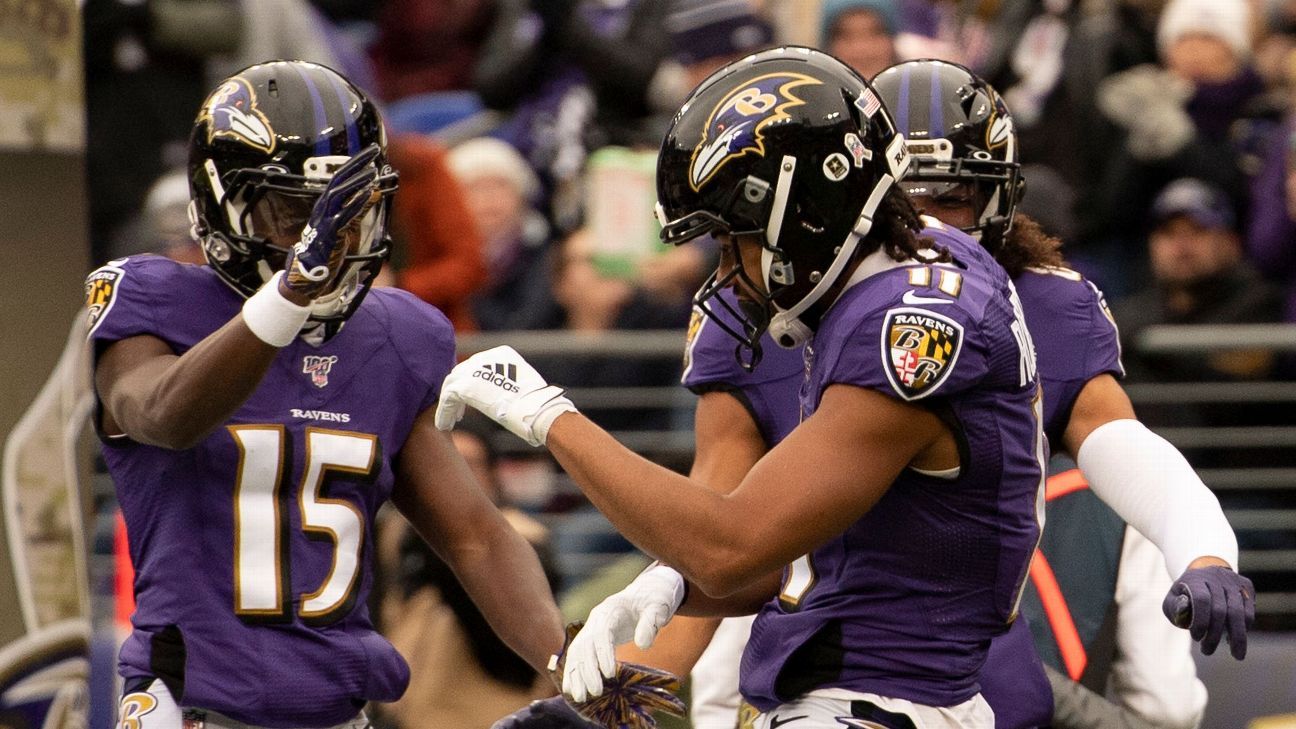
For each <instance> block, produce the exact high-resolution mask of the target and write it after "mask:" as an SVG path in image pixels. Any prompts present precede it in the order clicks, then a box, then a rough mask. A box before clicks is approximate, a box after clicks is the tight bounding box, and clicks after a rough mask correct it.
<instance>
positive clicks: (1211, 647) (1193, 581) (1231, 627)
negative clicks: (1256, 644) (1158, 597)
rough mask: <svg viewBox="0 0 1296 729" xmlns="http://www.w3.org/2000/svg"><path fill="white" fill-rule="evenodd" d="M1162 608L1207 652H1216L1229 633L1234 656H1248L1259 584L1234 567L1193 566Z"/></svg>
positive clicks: (1168, 594) (1168, 595) (1180, 580)
mask: <svg viewBox="0 0 1296 729" xmlns="http://www.w3.org/2000/svg"><path fill="white" fill-rule="evenodd" d="M1161 610H1162V612H1164V613H1165V615H1166V617H1167V618H1169V619H1170V621H1171V622H1172V623H1174V624H1175V625H1177V626H1179V627H1180V628H1187V629H1188V633H1189V634H1190V635H1191V636H1192V639H1193V640H1196V641H1200V642H1201V651H1202V653H1203V654H1205V655H1208V656H1209V655H1210V654H1212V653H1214V652H1215V649H1216V648H1217V647H1218V646H1219V642H1220V639H1221V638H1223V637H1225V635H1226V634H1227V636H1228V644H1229V650H1230V652H1231V653H1232V654H1233V657H1234V658H1236V659H1238V660H1242V659H1243V658H1245V657H1246V650H1247V630H1249V629H1250V628H1251V626H1252V625H1254V624H1255V587H1254V586H1253V585H1252V584H1251V580H1249V579H1247V578H1245V577H1243V576H1242V575H1239V574H1238V573H1236V572H1234V571H1233V570H1232V569H1230V568H1228V567H1224V566H1220V565H1212V566H1208V567H1190V568H1189V569H1187V570H1185V571H1184V573H1183V575H1181V576H1180V577H1179V579H1178V580H1175V583H1174V584H1173V585H1171V586H1170V592H1169V593H1167V594H1166V596H1165V600H1163V601H1162V602H1161Z"/></svg>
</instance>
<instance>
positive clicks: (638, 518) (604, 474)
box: [546, 413, 773, 594]
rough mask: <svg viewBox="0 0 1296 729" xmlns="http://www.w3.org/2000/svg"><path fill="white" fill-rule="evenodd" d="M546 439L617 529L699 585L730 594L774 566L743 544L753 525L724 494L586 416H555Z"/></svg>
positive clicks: (705, 589) (551, 449)
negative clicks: (632, 447)
mask: <svg viewBox="0 0 1296 729" xmlns="http://www.w3.org/2000/svg"><path fill="white" fill-rule="evenodd" d="M546 445H548V447H549V451H550V452H551V453H552V454H553V455H554V457H555V458H556V459H557V460H558V462H559V463H560V464H562V467H563V469H564V470H566V472H567V474H568V475H570V476H571V477H572V479H573V480H574V481H575V482H576V483H577V484H578V485H579V486H580V487H581V490H582V491H584V492H585V495H586V496H588V497H589V499H590V501H591V502H592V503H593V504H594V506H595V507H597V508H598V509H599V511H601V512H603V514H604V515H606V516H607V518H608V520H609V521H611V522H612V524H613V526H615V527H616V528H617V531H619V532H621V534H623V535H624V536H625V537H626V538H627V539H629V540H630V541H631V542H632V543H633V544H635V545H636V546H638V547H639V548H640V549H642V550H643V551H644V552H647V553H648V554H650V555H652V556H654V557H656V558H658V559H660V560H661V561H662V562H664V563H666V564H668V565H670V566H671V567H674V568H675V569H677V570H679V571H680V573H681V574H683V575H684V576H685V577H686V578H688V580H689V582H691V583H693V584H695V585H697V586H698V587H700V588H701V589H702V590H703V591H705V592H707V593H711V594H728V593H731V592H733V591H735V590H737V589H740V588H741V587H743V586H745V585H746V584H748V582H749V581H750V580H752V579H755V578H757V577H759V576H761V575H762V574H764V573H765V572H766V571H767V570H768V569H771V568H772V567H773V565H763V564H761V563H760V562H761V555H759V554H758V553H757V551H756V550H755V549H754V548H753V545H749V544H747V541H748V540H747V537H749V536H751V532H752V531H753V529H754V527H753V525H751V524H744V523H742V520H741V519H738V518H736V517H735V515H733V514H730V513H729V510H728V509H726V508H725V505H726V498H725V497H724V496H721V495H719V494H717V493H715V492H714V491H711V490H710V489H708V488H706V487H705V486H703V485H701V484H698V483H696V482H694V481H692V480H690V479H688V478H687V477H685V476H681V475H680V474H678V473H675V472H674V471H671V470H669V469H667V468H663V467H662V466H659V465H657V464H655V463H652V462H651V461H649V460H647V459H645V458H642V457H641V456H639V455H637V454H635V453H634V452H632V451H630V450H629V449H627V448H626V447H625V446H622V445H621V444H620V443H618V442H617V441H616V439H614V438H613V437H612V436H610V435H608V434H607V433H606V432H604V431H603V430H602V429H601V428H599V427H598V426H597V425H594V424H593V423H592V422H591V421H590V420H589V419H587V418H586V417H585V416H583V415H580V414H579V413H567V414H564V415H562V416H560V417H559V418H558V419H557V420H555V421H554V424H553V426H552V427H551V428H550V430H549V437H548V441H547V442H546ZM757 531H758V529H757Z"/></svg>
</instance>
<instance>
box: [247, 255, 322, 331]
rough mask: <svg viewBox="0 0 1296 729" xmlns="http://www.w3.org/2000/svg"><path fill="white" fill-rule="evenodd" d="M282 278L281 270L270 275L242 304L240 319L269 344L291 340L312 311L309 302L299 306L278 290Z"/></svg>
mask: <svg viewBox="0 0 1296 729" xmlns="http://www.w3.org/2000/svg"><path fill="white" fill-rule="evenodd" d="M281 278H283V271H279V272H278V273H276V274H275V275H274V276H273V277H271V279H270V280H269V281H267V282H266V283H265V285H264V286H262V287H261V288H259V289H257V292H256V293H255V294H252V295H251V296H249V297H248V300H247V301H246V302H244V304H243V323H244V324H247V328H248V329H251V330H252V333H253V334H255V335H256V336H257V339H260V340H261V341H263V342H265V343H266V344H269V345H270V346H272V347H287V346H288V345H289V344H292V342H293V340H294V339H296V338H297V334H298V333H299V332H301V328H302V327H303V326H305V325H306V319H307V318H309V317H310V311H311V310H310V307H309V306H298V305H297V304H294V303H293V302H291V301H289V300H288V299H285V298H284V296H283V294H281V293H279V279H281Z"/></svg>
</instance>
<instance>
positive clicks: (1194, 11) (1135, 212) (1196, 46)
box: [1092, 0, 1265, 288]
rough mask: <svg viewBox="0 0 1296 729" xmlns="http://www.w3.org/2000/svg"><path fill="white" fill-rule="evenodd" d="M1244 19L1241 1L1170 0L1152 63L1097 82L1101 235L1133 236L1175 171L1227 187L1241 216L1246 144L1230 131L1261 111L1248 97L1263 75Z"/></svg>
mask: <svg viewBox="0 0 1296 729" xmlns="http://www.w3.org/2000/svg"><path fill="white" fill-rule="evenodd" d="M1251 24H1252V11H1251V8H1250V3H1249V2H1248V1H1247V0H1170V2H1169V3H1167V4H1166V7H1165V9H1164V10H1163V11H1162V14H1161V17H1160V20H1159V21H1158V25H1157V32H1156V41H1157V52H1158V55H1159V57H1160V63H1157V64H1144V65H1140V66H1135V67H1133V68H1130V69H1128V70H1125V71H1121V72H1119V73H1115V74H1112V75H1111V76H1108V77H1107V78H1105V79H1103V80H1102V81H1101V82H1100V83H1099V85H1098V88H1097V94H1096V98H1095V100H1096V105H1097V108H1098V110H1099V112H1100V113H1101V114H1102V115H1103V116H1105V117H1106V118H1107V119H1108V120H1109V121H1111V122H1112V123H1113V125H1114V128H1115V129H1116V130H1117V131H1116V134H1117V137H1116V139H1115V140H1114V141H1113V142H1112V143H1111V149H1110V153H1109V155H1108V157H1107V158H1106V160H1105V168H1104V170H1103V172H1102V176H1101V179H1100V180H1099V184H1098V185H1096V186H1095V190H1097V191H1098V192H1096V193H1095V199H1094V201H1093V206H1092V210H1093V215H1094V219H1095V220H1101V221H1104V223H1103V225H1104V232H1105V233H1106V234H1108V235H1111V236H1113V237H1115V238H1119V239H1121V240H1125V241H1128V242H1129V243H1131V244H1132V243H1134V242H1136V241H1135V240H1134V237H1133V236H1132V235H1131V232H1132V231H1136V230H1139V229H1140V228H1141V227H1142V224H1143V221H1145V220H1146V219H1147V215H1148V212H1149V203H1150V202H1151V201H1152V199H1153V197H1154V196H1155V194H1156V192H1157V191H1158V190H1160V189H1162V188H1163V187H1165V186H1166V185H1167V184H1169V183H1170V182H1171V181H1172V180H1174V179H1175V178H1178V177H1194V178H1198V179H1201V180H1204V181H1207V182H1209V183H1212V184H1214V185H1216V186H1218V187H1219V188H1221V189H1223V190H1225V191H1227V194H1228V195H1229V196H1230V197H1231V201H1230V202H1231V203H1232V205H1233V207H1234V208H1235V209H1236V210H1238V211H1239V215H1240V216H1242V217H1244V216H1245V214H1246V209H1247V206H1248V205H1249V200H1248V199H1247V194H1246V192H1247V184H1248V177H1247V173H1246V172H1245V171H1244V168H1243V165H1242V153H1243V151H1244V148H1245V146H1246V145H1245V143H1244V142H1240V141H1239V140H1241V139H1242V137H1239V136H1238V134H1237V132H1239V131H1243V130H1245V128H1246V126H1245V125H1239V124H1238V122H1239V121H1240V120H1244V119H1248V118H1254V117H1256V116H1257V115H1258V114H1263V113H1265V112H1264V110H1263V109H1260V108H1259V107H1257V106H1256V104H1255V101H1256V100H1257V99H1258V98H1259V97H1260V96H1261V95H1262V94H1263V93H1264V82H1263V81H1262V80H1261V78H1260V76H1259V74H1258V73H1257V72H1256V70H1255V68H1254V66H1253V65H1252V63H1251V48H1252V45H1251V32H1252V25H1251ZM1122 250H1123V251H1124V252H1125V254H1126V255H1128V254H1129V252H1132V251H1134V250H1138V248H1137V246H1134V245H1128V246H1125V247H1123V249H1122ZM1125 263H1127V264H1132V263H1135V262H1134V261H1126V262H1125ZM1122 268H1123V270H1130V267H1128V266H1123V267H1122ZM1130 283H1131V284H1132V283H1134V282H1133V281H1131V282H1130ZM1113 288H1119V287H1118V286H1117V287H1113Z"/></svg>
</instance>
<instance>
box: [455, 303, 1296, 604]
mask: <svg viewBox="0 0 1296 729" xmlns="http://www.w3.org/2000/svg"><path fill="white" fill-rule="evenodd" d="M683 341H684V337H683V333H682V332H680V331H673V330H670V331H647V332H643V331H640V332H609V333H605V334H601V335H598V336H589V335H581V334H576V333H571V332H555V331H544V332H514V333H499V334H475V335H468V336H461V337H460V340H459V348H460V352H461V354H463V355H467V354H471V353H473V352H478V351H481V350H484V349H488V348H490V347H493V346H496V345H499V344H509V345H511V346H513V347H514V348H516V349H517V350H518V351H519V352H521V353H522V354H523V355H525V356H529V357H544V356H583V355H602V356H615V357H620V358H652V359H666V360H674V361H676V362H678V361H679V359H680V356H681V354H682V350H683ZM1135 348H1136V349H1137V350H1139V351H1140V352H1146V353H1157V354H1169V355H1175V354H1187V353H1209V352H1223V351H1229V350H1239V349H1247V350H1254V349H1267V350H1271V351H1273V352H1275V353H1279V354H1282V353H1296V325H1287V324H1268V325H1246V326H1237V325H1230V326H1160V327H1152V328H1149V329H1148V330H1147V331H1145V332H1144V333H1142V334H1141V336H1140V337H1139V339H1138V341H1137V342H1136V343H1135ZM1126 391H1127V392H1128V393H1129V395H1130V399H1131V400H1132V401H1133V402H1134V405H1135V408H1136V409H1138V408H1139V407H1140V406H1150V405H1160V406H1165V405H1170V406H1172V407H1174V406H1176V405H1183V406H1186V407H1187V406H1193V405H1198V404H1204V403H1211V404H1246V403H1268V404H1274V403H1282V404H1285V403H1292V404H1293V405H1296V382H1286V381H1255V382H1210V383H1205V382H1203V383H1148V382H1141V383H1127V385H1126ZM569 393H570V396H571V397H572V399H573V401H574V402H575V403H576V404H577V405H578V406H579V407H580V408H581V409H582V410H585V411H596V410H598V409H599V408H610V407H615V408H669V409H671V410H672V411H673V412H674V413H675V417H673V418H672V423H674V427H673V428H672V429H671V430H668V431H637V430H628V431H619V432H617V433H615V435H616V436H617V438H618V439H619V440H620V441H621V442H622V443H624V444H625V445H626V446H628V447H630V448H631V449H632V450H635V451H636V452H639V453H640V454H642V455H644V456H646V457H648V458H650V459H653V460H655V461H658V462H660V463H663V464H666V465H669V466H671V467H676V468H684V467H687V465H688V463H689V461H690V460H691V457H692V448H693V434H692V410H693V402H694V398H693V396H692V395H691V394H690V393H689V392H688V391H686V390H685V389H684V388H682V387H631V386H627V387H618V388H580V387H571V388H569ZM1156 430H1157V432H1158V433H1160V434H1161V435H1162V436H1163V437H1165V438H1166V439H1167V440H1169V441H1170V442H1171V443H1174V444H1175V445H1176V446H1178V447H1180V448H1182V449H1185V450H1191V451H1192V452H1194V453H1196V452H1206V451H1210V450H1215V449H1232V450H1234V451H1244V452H1246V453H1253V454H1257V455H1256V456H1255V460H1254V462H1253V463H1242V464H1241V465H1234V464H1230V465H1229V467H1221V468H1217V467H1206V468H1201V469H1200V470H1199V473H1200V474H1201V476H1202V479H1203V480H1204V481H1205V482H1206V484H1207V485H1208V486H1210V488H1211V489H1212V490H1214V491H1215V493H1216V494H1217V495H1219V496H1220V498H1221V501H1222V502H1223V504H1224V506H1225V513H1226V515H1227V517H1228V519H1229V521H1230V523H1231V524H1232V525H1233V527H1234V529H1235V530H1237V531H1238V533H1239V541H1240V542H1241V544H1242V552H1241V555H1240V559H1239V561H1240V562H1241V564H1240V567H1241V570H1242V572H1243V573H1245V574H1247V575H1249V576H1251V577H1252V579H1254V580H1255V582H1256V584H1257V590H1258V599H1257V603H1258V612H1259V620H1260V625H1261V626H1262V627H1265V628H1268V629H1278V630H1293V629H1296V456H1292V455H1289V457H1288V458H1287V460H1286V463H1288V464H1290V465H1273V462H1274V461H1278V462H1279V463H1283V459H1282V458H1270V457H1269V455H1275V456H1281V455H1288V454H1294V453H1296V450H1293V447H1296V408H1294V409H1293V417H1292V419H1291V423H1290V424H1279V425H1242V426H1236V427H1194V426H1191V425H1182V426H1180V425H1174V426H1167V427H1158V428H1156ZM498 445H499V446H500V447H501V449H502V451H503V452H504V453H505V454H509V453H523V452H529V451H530V449H529V448H527V446H525V445H524V444H523V443H521V441H519V440H517V439H516V438H508V437H502V438H500V440H499V443H498ZM571 492H572V494H573V495H574V494H575V490H574V487H572V488H571ZM1234 496H1237V497H1238V499H1235V498H1233V497H1234ZM1248 499H1249V500H1248ZM1238 500H1241V505H1237V504H1236V503H1235V502H1236V501H1238ZM550 523H551V526H553V527H554V529H555V534H556V536H557V537H558V541H559V544H560V545H562V544H564V543H566V544H572V545H582V544H583V545H594V548H592V549H588V550H583V551H582V550H579V549H578V550H576V551H572V552H568V553H566V554H564V555H563V556H562V560H563V571H564V572H568V573H569V576H570V577H579V576H580V575H582V574H588V573H589V571H591V570H593V569H594V568H597V567H598V566H599V565H601V564H603V563H605V562H607V561H608V560H610V559H612V558H614V557H615V556H616V554H617V553H618V552H617V550H619V549H625V548H628V545H625V544H624V542H622V541H619V538H618V537H616V535H615V532H614V531H613V530H612V527H611V526H610V525H609V524H608V523H607V522H606V520H604V519H602V517H601V516H600V515H598V514H597V513H596V512H593V511H592V509H577V510H574V511H573V512H571V513H570V514H568V515H557V516H555V517H553V519H552V520H551V522H550ZM564 536H571V537H574V538H572V539H564ZM609 545H610V546H609Z"/></svg>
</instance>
